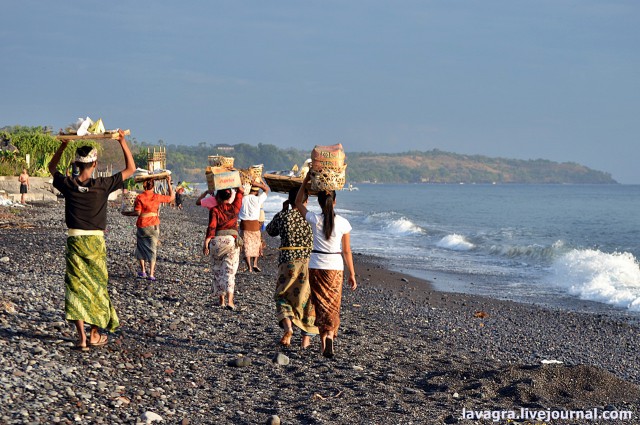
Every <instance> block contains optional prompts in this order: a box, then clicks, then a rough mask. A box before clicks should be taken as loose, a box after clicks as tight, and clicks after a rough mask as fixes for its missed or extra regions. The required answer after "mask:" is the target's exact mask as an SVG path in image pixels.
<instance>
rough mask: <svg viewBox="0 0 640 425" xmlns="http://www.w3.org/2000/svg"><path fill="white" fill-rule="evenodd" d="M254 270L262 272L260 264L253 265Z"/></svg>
mask: <svg viewBox="0 0 640 425" xmlns="http://www.w3.org/2000/svg"><path fill="white" fill-rule="evenodd" d="M253 270H254V271H256V272H258V273H260V272H262V270H261V269H260V268H259V267H258V266H253Z"/></svg>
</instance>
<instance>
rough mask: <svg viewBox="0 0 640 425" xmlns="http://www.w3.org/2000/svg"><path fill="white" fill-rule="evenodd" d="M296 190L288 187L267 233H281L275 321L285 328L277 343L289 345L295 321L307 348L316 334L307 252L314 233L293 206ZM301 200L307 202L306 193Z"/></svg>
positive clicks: (309, 249)
mask: <svg viewBox="0 0 640 425" xmlns="http://www.w3.org/2000/svg"><path fill="white" fill-rule="evenodd" d="M297 194H298V189H296V188H294V189H291V190H290V191H289V199H288V200H286V201H284V204H283V208H282V211H280V212H279V213H278V214H276V215H275V217H273V220H271V222H270V223H269V224H268V225H267V229H266V230H267V233H268V234H269V235H270V236H280V248H279V249H280V256H279V257H278V265H279V267H278V281H277V283H276V291H275V296H274V298H275V302H276V311H277V317H278V323H279V324H280V327H281V328H282V329H283V331H284V333H283V335H282V339H280V343H281V344H282V345H284V346H289V345H291V336H292V335H293V325H295V326H296V327H297V328H299V329H300V331H301V332H302V340H301V342H300V346H301V347H302V348H307V347H308V346H309V344H311V337H312V336H313V335H317V334H318V328H317V327H316V326H315V325H314V322H315V318H316V317H315V316H316V314H315V310H314V308H313V303H311V300H310V299H309V297H310V295H311V290H310V289H309V256H310V255H311V248H312V243H313V235H312V233H311V226H310V225H309V223H307V222H306V220H305V219H304V216H303V215H302V213H301V212H300V210H298V208H296V206H295V201H296V195H297ZM303 203H304V204H305V205H306V203H307V199H306V196H305V197H304V198H303ZM289 206H291V209H289Z"/></svg>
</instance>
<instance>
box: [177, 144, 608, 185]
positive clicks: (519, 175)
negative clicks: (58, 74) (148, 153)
mask: <svg viewBox="0 0 640 425" xmlns="http://www.w3.org/2000/svg"><path fill="white" fill-rule="evenodd" d="M309 154H310V152H309V151H302V150H299V149H294V148H288V149H280V148H278V147H276V146H274V145H269V144H258V145H257V146H253V145H249V144H245V143H242V144H237V145H208V144H205V143H200V144H199V145H197V146H182V145H167V166H168V168H169V169H171V170H172V172H173V173H175V174H176V175H177V176H178V178H180V179H182V180H188V181H196V182H197V181H204V170H205V168H206V166H207V157H208V156H209V155H223V156H232V157H233V158H234V159H235V165H236V167H239V168H246V167H249V166H251V165H254V164H264V169H265V171H273V170H290V169H291V168H292V167H293V165H294V164H297V165H298V166H301V165H302V164H303V163H304V161H305V160H306V159H307V158H308V157H309ZM346 155H347V159H346V162H347V181H348V182H351V183H360V182H375V183H480V184H481V183H527V184H528V183H545V184H614V183H617V182H616V181H615V180H614V179H613V178H612V177H611V174H609V173H606V172H602V171H597V170H593V169H590V168H588V167H585V166H583V165H580V164H577V163H574V162H564V163H558V162H553V161H549V160H544V159H536V160H519V159H506V158H490V157H486V156H481V155H460V154H456V153H451V152H444V151H440V150H437V149H434V150H431V151H427V152H419V151H411V152H404V153H395V154H381V153H372V152H346Z"/></svg>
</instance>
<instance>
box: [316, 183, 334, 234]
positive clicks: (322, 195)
mask: <svg viewBox="0 0 640 425" xmlns="http://www.w3.org/2000/svg"><path fill="white" fill-rule="evenodd" d="M335 199H336V191H335V190H332V191H330V192H329V191H320V192H318V204H320V208H322V215H324V219H323V222H322V224H323V231H324V238H325V239H329V238H330V237H331V234H332V233H333V227H334V225H335V217H336V213H335V212H334V211H333V202H334V201H335Z"/></svg>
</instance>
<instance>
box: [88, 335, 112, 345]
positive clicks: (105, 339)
mask: <svg viewBox="0 0 640 425" xmlns="http://www.w3.org/2000/svg"><path fill="white" fill-rule="evenodd" d="M107 342H109V337H107V336H106V335H100V339H99V340H98V342H91V339H89V341H87V345H88V346H90V347H102V346H103V345H107Z"/></svg>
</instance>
